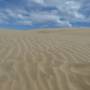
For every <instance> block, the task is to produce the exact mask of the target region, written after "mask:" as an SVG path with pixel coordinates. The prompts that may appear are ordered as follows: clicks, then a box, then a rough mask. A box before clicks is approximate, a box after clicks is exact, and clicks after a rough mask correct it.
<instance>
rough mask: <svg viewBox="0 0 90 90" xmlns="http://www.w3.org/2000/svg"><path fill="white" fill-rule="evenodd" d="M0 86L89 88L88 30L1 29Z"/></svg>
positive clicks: (6, 89)
mask: <svg viewBox="0 0 90 90" xmlns="http://www.w3.org/2000/svg"><path fill="white" fill-rule="evenodd" d="M0 90H90V30H35V31H29V30H27V31H15V30H0Z"/></svg>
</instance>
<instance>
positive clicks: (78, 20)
mask: <svg viewBox="0 0 90 90" xmlns="http://www.w3.org/2000/svg"><path fill="white" fill-rule="evenodd" d="M0 27H6V28H7V27H10V28H17V29H32V28H54V27H55V28H56V27H71V28H72V27H90V0H0Z"/></svg>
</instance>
